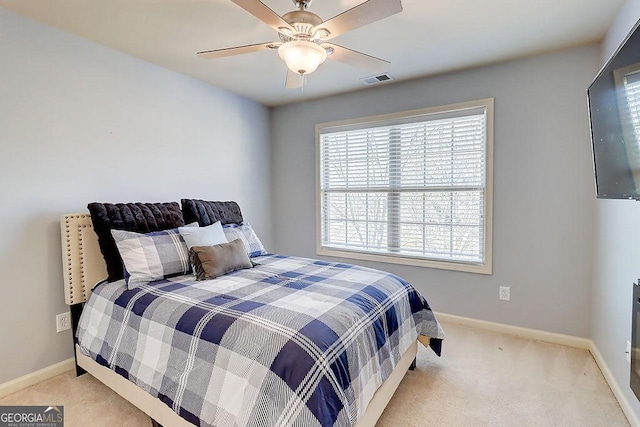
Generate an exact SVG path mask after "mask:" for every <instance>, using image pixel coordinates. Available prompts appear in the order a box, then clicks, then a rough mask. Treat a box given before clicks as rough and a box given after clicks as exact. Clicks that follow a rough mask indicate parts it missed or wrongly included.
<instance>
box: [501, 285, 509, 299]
mask: <svg viewBox="0 0 640 427" xmlns="http://www.w3.org/2000/svg"><path fill="white" fill-rule="evenodd" d="M500 301H511V288H510V287H509V286H500Z"/></svg>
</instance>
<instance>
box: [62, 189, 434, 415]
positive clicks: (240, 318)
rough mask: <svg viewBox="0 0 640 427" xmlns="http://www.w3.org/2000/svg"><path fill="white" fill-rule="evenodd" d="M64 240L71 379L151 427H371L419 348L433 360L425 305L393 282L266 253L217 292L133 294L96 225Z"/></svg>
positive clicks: (170, 285) (148, 290)
mask: <svg viewBox="0 0 640 427" xmlns="http://www.w3.org/2000/svg"><path fill="white" fill-rule="evenodd" d="M183 202H184V201H183ZM238 212H239V211H238ZM227 214H228V213H227ZM217 215H218V216H220V215H221V213H220V212H218V213H217ZM224 215H225V213H224V212H223V213H222V216H224ZM189 219H190V218H187V215H186V214H185V220H186V221H189ZM231 220H235V221H237V219H236V218H232V219H231ZM201 225H202V224H201ZM61 228H62V236H63V239H62V244H63V261H64V265H65V269H64V272H65V274H64V276H65V280H64V285H65V300H66V302H67V304H69V305H70V306H71V312H72V324H73V330H74V345H75V357H76V362H77V370H78V373H79V374H81V373H82V372H83V371H86V372H88V373H90V374H91V375H93V376H94V377H96V378H97V379H98V380H100V381H102V382H103V383H104V384H106V385H107V386H108V387H110V388H112V389H113V390H114V391H116V392H117V393H118V394H120V395H121V396H123V397H124V398H125V399H126V400H128V401H130V402H131V403H132V404H134V405H135V406H137V407H138V408H140V409H141V410H142V411H144V412H145V413H147V414H148V415H149V416H150V417H151V419H152V420H153V422H154V424H160V425H165V426H188V425H247V426H249V425H304V426H307V425H323V426H325V425H336V426H342V425H344V426H352V425H355V426H357V427H363V426H373V425H375V423H376V421H377V420H378V418H379V417H380V415H381V414H382V411H383V410H384V407H385V406H386V405H387V403H388V402H389V400H390V399H391V397H392V396H393V393H394V391H395V390H396V388H397V387H398V385H399V383H400V381H401V380H402V378H403V376H404V374H405V373H406V372H407V370H408V369H410V368H411V367H412V365H413V366H414V364H415V356H416V353H417V346H418V343H421V345H426V346H431V348H432V349H434V351H436V352H437V353H438V354H439V352H440V343H441V339H442V338H443V332H442V330H441V328H440V326H439V324H438V323H437V321H436V320H435V317H434V316H433V313H432V312H431V311H430V309H429V308H428V304H427V303H426V301H424V299H423V298H422V297H421V296H420V295H419V294H418V293H417V292H416V291H415V290H414V289H413V287H412V286H411V285H410V284H408V283H406V282H405V281H403V280H402V279H400V278H398V277H396V276H393V275H391V274H389V273H384V272H380V271H378V270H373V269H368V268H364V267H358V266H352V265H348V264H341V263H329V262H324V261H319V260H311V259H305V258H298V257H286V256H281V255H274V254H262V255H260V256H255V257H254V258H252V259H251V260H252V262H253V264H254V267H253V268H250V269H246V270H239V271H235V272H233V273H230V274H227V275H224V276H222V277H219V278H217V279H214V280H207V281H200V282H196V281H195V280H194V276H193V275H191V274H188V275H179V276H174V277H167V278H164V279H162V280H158V281H154V282H152V283H148V284H145V285H142V286H139V287H136V288H134V289H129V288H128V287H127V286H126V283H125V281H124V280H115V281H112V282H106V281H105V280H104V279H105V277H106V276H107V268H106V266H105V260H104V257H103V256H102V254H101V251H100V247H99V244H98V239H97V237H96V234H95V233H94V228H93V222H92V219H91V216H90V215H88V214H84V213H82V214H69V215H64V216H63V217H62V220H61ZM353 307H357V310H363V311H361V312H357V313H356V314H354V311H353ZM363 307H364V308H363ZM367 307H368V308H367ZM336 319H338V320H340V321H338V320H336ZM367 319H368V320H367Z"/></svg>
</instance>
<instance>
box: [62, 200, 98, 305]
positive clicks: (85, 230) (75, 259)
mask: <svg viewBox="0 0 640 427" xmlns="http://www.w3.org/2000/svg"><path fill="white" fill-rule="evenodd" d="M60 231H61V234H62V270H63V273H64V301H65V303H67V304H69V305H73V304H79V303H82V302H85V301H86V300H87V298H89V294H90V293H91V289H92V288H93V287H94V286H95V285H96V283H98V282H100V281H102V280H104V279H106V278H107V267H106V265H105V263H104V258H103V257H102V253H101V252H100V247H99V246H98V236H96V233H95V232H94V231H93V224H92V223H91V216H90V215H89V214H88V213H77V214H66V215H63V216H62V218H61V219H60Z"/></svg>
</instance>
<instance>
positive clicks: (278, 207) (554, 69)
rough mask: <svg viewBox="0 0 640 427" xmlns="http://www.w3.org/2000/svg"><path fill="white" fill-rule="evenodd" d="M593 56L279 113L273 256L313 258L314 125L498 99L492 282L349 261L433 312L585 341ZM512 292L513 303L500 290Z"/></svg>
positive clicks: (469, 74)
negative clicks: (409, 290) (404, 284)
mask: <svg viewBox="0 0 640 427" xmlns="http://www.w3.org/2000/svg"><path fill="white" fill-rule="evenodd" d="M599 66H600V49H599V47H598V46H588V47H582V48H578V49H572V50H565V51H561V52H556V53H552V54H547V55H543V56H538V57H533V58H527V59H523V60H518V61H514V62H509V63H503V64H499V65H494V66H489V67H484V68H480V69H474V70H468V71H462V72H457V73H451V74H446V75H442V76H437V77H432V78H425V79H421V80H416V81H411V82H405V83H396V84H393V85H389V86H382V87H379V88H375V89H370V90H367V91H360V92H355V93H349V94H344V95H338V96H334V97H329V98H325V99H321V100H316V101H312V102H306V103H301V104H295V105H290V106H284V107H280V108H277V109H275V110H274V111H273V113H272V130H271V131H272V141H271V147H272V148H271V164H272V181H271V182H272V195H273V203H272V206H273V212H272V217H273V220H274V222H273V223H274V239H275V249H276V250H277V252H279V253H284V254H295V255H302V256H308V257H317V255H316V254H315V163H314V155H315V154H314V144H315V141H314V126H315V124H316V123H321V122H327V121H333V120H341V119H348V118H353V117H362V116H369V115H374V114H383V113H390V112H397V111H402V110H408V109H415V108H422V107H429V106H437V105H445V104H450V103H455V102H461V101H468V100H473V99H479V98H487V97H494V98H495V172H494V221H493V224H494V240H493V242H494V253H493V255H494V265H493V271H494V273H493V275H492V276H486V275H480V274H471V273H460V272H453V271H445V270H436V269H429V268H419V267H409V266H398V265H393V264H385V263H371V262H361V261H354V262H356V263H358V264H364V265H368V266H373V267H375V268H380V269H384V270H388V271H392V272H394V273H397V274H399V275H401V276H403V277H405V278H406V279H408V280H409V281H411V282H412V283H413V284H414V285H415V286H416V287H417V288H418V289H419V290H420V291H422V292H423V293H424V295H425V296H426V297H427V299H428V300H429V302H430V303H431V304H432V307H433V308H434V309H435V310H436V311H441V312H445V313H450V314H456V315H461V316H467V317H472V318H475V319H483V320H488V321H494V322H500V323H506V324H511V325H517V326H522V327H528V328H535V329H539V330H545V331H551V332H558V333H564V334H569V335H574V336H580V337H588V336H589V334H590V309H591V265H590V261H591V255H592V212H593V209H592V206H593V199H594V196H595V194H594V188H593V173H592V170H591V149H590V142H589V123H588V116H587V110H586V87H587V86H588V84H589V83H590V81H591V79H592V78H593V76H594V75H595V73H596V72H597V70H598V68H599ZM500 285H504V286H511V302H501V301H499V300H498V286H500Z"/></svg>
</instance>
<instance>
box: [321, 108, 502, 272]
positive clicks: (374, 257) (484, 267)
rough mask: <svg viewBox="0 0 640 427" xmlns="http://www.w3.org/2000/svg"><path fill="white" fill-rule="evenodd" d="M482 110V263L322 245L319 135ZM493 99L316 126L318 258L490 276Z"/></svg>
mask: <svg viewBox="0 0 640 427" xmlns="http://www.w3.org/2000/svg"><path fill="white" fill-rule="evenodd" d="M478 108H484V109H485V112H486V126H485V131H486V150H485V155H486V159H485V194H484V196H485V197H484V224H483V225H484V242H483V243H484V262H483V263H473V262H463V261H446V260H433V259H424V258H418V257H412V256H407V255H400V254H393V255H392V254H376V253H371V252H364V251H359V250H355V249H346V248H340V249H337V248H334V247H326V246H323V245H322V191H321V188H320V186H321V177H320V172H321V166H320V134H321V133H322V132H326V131H327V130H345V129H354V130H355V129H364V128H370V127H376V126H380V125H381V124H383V123H384V122H389V121H395V120H412V119H414V120H415V121H419V120H420V119H421V118H423V117H424V118H426V117H427V116H431V115H442V114H446V113H451V112H460V111H463V110H470V111H472V110H477V109H478ZM493 112H494V99H493V98H485V99H478V100H474V101H467V102H461V103H455V104H448V105H442V106H436V107H428V108H421V109H417V110H408V111H402V112H398V113H391V114H382V115H376V116H369V117H361V118H355V119H348V120H341V121H335V122H326V123H319V124H316V128H315V133H316V135H315V137H316V147H315V148H316V150H315V151H316V153H315V157H316V162H315V163H316V171H315V174H316V253H317V254H318V255H323V256H330V257H338V258H351V259H358V260H364V261H374V262H384V263H391V264H402V265H410V266H418V267H429V268H436V269H444V270H454V271H462V272H468V273H480V274H488V275H490V274H492V273H493V121H494V116H493Z"/></svg>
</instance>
